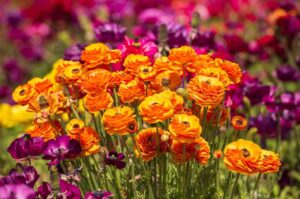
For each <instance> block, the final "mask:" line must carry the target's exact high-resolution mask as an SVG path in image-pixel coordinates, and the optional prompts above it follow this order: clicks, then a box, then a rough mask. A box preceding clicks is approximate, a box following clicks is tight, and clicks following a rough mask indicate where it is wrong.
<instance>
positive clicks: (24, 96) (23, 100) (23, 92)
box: [12, 84, 35, 105]
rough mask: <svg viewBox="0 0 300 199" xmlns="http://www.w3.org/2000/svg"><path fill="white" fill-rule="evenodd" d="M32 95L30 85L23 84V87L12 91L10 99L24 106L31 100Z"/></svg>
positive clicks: (32, 91)
mask: <svg viewBox="0 0 300 199" xmlns="http://www.w3.org/2000/svg"><path fill="white" fill-rule="evenodd" d="M34 93H35V90H34V88H33V87H32V86H31V85H30V84H24V85H21V86H18V87H17V88H16V89H15V90H14V92H13V94H12V97H13V100H14V101H15V102H16V103H18V104H20V105H26V104H27V103H28V102H29V100H30V99H31V98H32V96H33V95H34Z"/></svg>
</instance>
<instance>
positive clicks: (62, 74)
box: [53, 59, 82, 84]
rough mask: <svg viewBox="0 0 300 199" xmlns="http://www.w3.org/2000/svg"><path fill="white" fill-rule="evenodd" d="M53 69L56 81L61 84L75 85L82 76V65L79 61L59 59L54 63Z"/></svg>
mask: <svg viewBox="0 0 300 199" xmlns="http://www.w3.org/2000/svg"><path fill="white" fill-rule="evenodd" d="M53 68H54V70H55V80H56V82H58V83H60V84H66V83H68V84H71V83H75V82H76V81H77V80H78V79H79V78H80V76H81V75H82V70H81V63H80V62H78V61H68V60H63V59H59V60H57V61H56V62H55V63H54V65H53Z"/></svg>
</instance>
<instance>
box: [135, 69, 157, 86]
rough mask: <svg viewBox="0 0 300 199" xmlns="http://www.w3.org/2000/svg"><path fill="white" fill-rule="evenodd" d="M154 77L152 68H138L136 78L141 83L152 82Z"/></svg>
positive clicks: (154, 73) (154, 72)
mask: <svg viewBox="0 0 300 199" xmlns="http://www.w3.org/2000/svg"><path fill="white" fill-rule="evenodd" d="M155 75H156V71H155V69H154V68H153V67H152V66H141V67H140V68H139V72H138V77H139V78H140V79H141V80H142V81H148V82H149V81H152V80H153V79H154V77H155Z"/></svg>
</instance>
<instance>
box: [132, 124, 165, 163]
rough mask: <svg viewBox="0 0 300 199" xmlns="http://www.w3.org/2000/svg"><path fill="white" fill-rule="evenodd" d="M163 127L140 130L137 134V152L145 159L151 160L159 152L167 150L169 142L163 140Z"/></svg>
mask: <svg viewBox="0 0 300 199" xmlns="http://www.w3.org/2000/svg"><path fill="white" fill-rule="evenodd" d="M164 133H165V132H164V130H162V129H161V128H147V129H143V130H141V131H139V132H138V134H137V135H136V136H135V138H134V139H135V142H136V147H137V149H136V153H137V155H138V156H141V157H142V158H143V160H145V161H149V160H152V159H153V158H154V157H156V156H157V155H158V154H157V152H158V153H159V154H161V153H165V152H166V151H167V142H163V141H161V136H162V135H163V134H164Z"/></svg>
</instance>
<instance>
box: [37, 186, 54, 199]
mask: <svg viewBox="0 0 300 199" xmlns="http://www.w3.org/2000/svg"><path fill="white" fill-rule="evenodd" d="M37 194H38V196H40V197H41V198H43V199H46V198H47V197H48V196H49V195H50V194H51V185H50V184H49V183H48V182H42V184H41V185H40V186H39V188H38V190H37Z"/></svg>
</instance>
